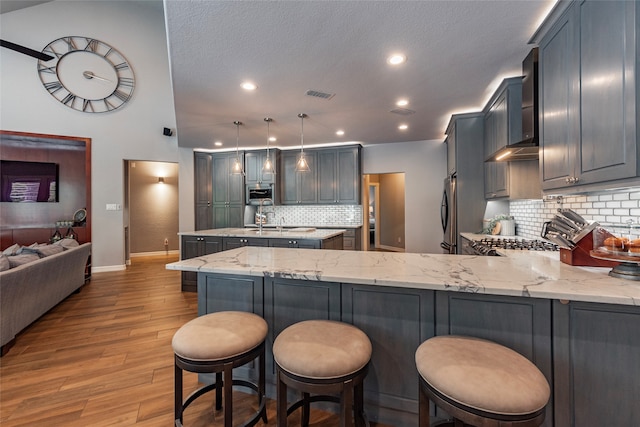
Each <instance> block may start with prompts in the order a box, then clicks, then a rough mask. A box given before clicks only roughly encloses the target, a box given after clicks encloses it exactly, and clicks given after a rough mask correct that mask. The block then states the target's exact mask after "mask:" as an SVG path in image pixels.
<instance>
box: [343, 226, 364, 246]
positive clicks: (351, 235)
mask: <svg viewBox="0 0 640 427" xmlns="http://www.w3.org/2000/svg"><path fill="white" fill-rule="evenodd" d="M343 236H344V242H343V243H344V245H343V249H344V250H345V251H360V250H362V227H358V228H347V229H346V231H345V232H344V234H343Z"/></svg>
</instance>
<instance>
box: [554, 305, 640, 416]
mask: <svg viewBox="0 0 640 427" xmlns="http://www.w3.org/2000/svg"><path fill="white" fill-rule="evenodd" d="M553 336H554V340H553V353H554V354H553V361H554V376H555V380H554V383H553V384H554V388H553V398H554V407H555V425H556V426H580V427H600V426H632V425H638V422H639V421H640V405H638V398H639V397H640V380H639V379H640V307H637V306H621V305H610V304H596V303H582V302H566V301H565V302H564V303H561V302H559V301H554V302H553Z"/></svg>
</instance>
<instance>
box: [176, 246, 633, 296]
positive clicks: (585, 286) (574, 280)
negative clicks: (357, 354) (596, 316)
mask: <svg viewBox="0 0 640 427" xmlns="http://www.w3.org/2000/svg"><path fill="white" fill-rule="evenodd" d="M510 252H513V253H509V255H508V256H504V257H488V256H475V255H445V254H416V253H397V252H363V251H335V250H313V249H286V248H262V247H251V246H245V247H242V248H238V249H233V250H229V251H223V252H218V253H215V254H211V255H207V256H203V257H198V258H192V259H188V260H184V261H179V262H175V263H171V264H167V266H166V268H167V269H169V270H182V271H198V272H205V273H222V274H236V275H250V276H265V277H284V278H292V279H302V280H316V281H328V282H343V283H354V284H365V285H379V286H394V287H405V288H419V289H433V290H445V291H455V292H474V293H482V294H493V295H511V296H525V297H534V298H548V299H561V300H573V301H586V302H602V303H610V304H624V305H640V282H636V281H632V280H625V279H617V278H614V277H610V276H609V275H608V272H609V270H610V269H609V268H597V267H574V266H570V265H566V264H563V263H561V262H560V261H559V260H558V259H556V258H554V257H551V256H549V255H548V253H545V252H536V253H533V254H532V253H531V252H522V251H510Z"/></svg>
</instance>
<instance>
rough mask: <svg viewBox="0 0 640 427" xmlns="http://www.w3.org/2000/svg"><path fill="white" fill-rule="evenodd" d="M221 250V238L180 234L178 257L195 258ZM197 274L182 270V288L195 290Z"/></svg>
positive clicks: (188, 290)
mask: <svg viewBox="0 0 640 427" xmlns="http://www.w3.org/2000/svg"><path fill="white" fill-rule="evenodd" d="M221 250H222V238H221V237H212V236H186V235H185V236H182V238H181V249H180V259H181V260H184V259H190V258H196V257H199V256H203V255H209V254H213V253H216V252H220V251H221ZM197 283H198V274H197V273H196V272H193V271H183V272H182V290H183V291H187V292H195V291H196V289H197Z"/></svg>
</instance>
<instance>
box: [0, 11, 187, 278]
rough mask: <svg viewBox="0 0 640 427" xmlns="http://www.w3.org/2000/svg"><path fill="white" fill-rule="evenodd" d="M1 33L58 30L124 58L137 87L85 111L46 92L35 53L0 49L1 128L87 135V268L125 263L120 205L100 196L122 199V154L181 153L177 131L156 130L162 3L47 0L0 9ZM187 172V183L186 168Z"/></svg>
mask: <svg viewBox="0 0 640 427" xmlns="http://www.w3.org/2000/svg"><path fill="white" fill-rule="evenodd" d="M0 35H1V38H2V39H3V40H8V41H12V42H14V43H17V44H21V45H24V46H27V47H31V48H32V49H35V50H42V48H44V46H46V45H47V44H48V43H49V42H51V41H53V40H55V39H58V38H60V37H63V36H69V35H80V36H88V37H92V38H96V39H98V40H101V41H104V42H106V43H108V44H110V45H111V46H113V47H115V48H116V49H118V50H119V51H120V52H121V53H122V54H123V55H124V56H125V57H126V58H127V60H128V61H129V62H130V64H131V66H132V68H133V70H134V72H135V77H136V87H135V91H134V93H133V97H132V99H131V100H130V101H129V103H128V104H127V105H126V106H124V107H122V108H121V109H118V110H115V111H113V112H109V113H100V114H89V113H82V112H78V111H75V110H72V109H70V108H67V107H65V106H63V105H61V104H60V103H59V102H58V101H56V100H55V99H54V98H53V97H52V96H51V95H49V93H48V92H47V91H46V90H45V89H44V88H43V87H42V84H41V82H40V79H39V77H38V73H37V71H36V64H37V60H35V59H33V58H30V57H28V56H25V55H22V54H19V53H17V52H13V51H10V50H8V49H4V48H3V49H0V74H1V75H2V79H1V81H0V85H1V86H0V91H1V93H2V97H1V98H0V127H1V128H2V129H4V130H12V131H21V132H33V133H43V134H55V135H71V136H82V137H88V138H91V140H92V201H91V207H92V213H93V218H92V219H93V228H92V241H93V255H92V264H93V268H94V271H101V270H102V271H104V270H107V269H119V268H124V264H125V260H124V222H123V221H124V220H123V212H122V211H106V210H105V205H106V204H107V203H118V204H121V205H122V204H123V202H124V183H123V177H124V171H123V165H124V162H123V159H129V160H153V161H165V162H178V161H179V160H181V159H180V157H181V156H180V155H179V150H178V147H177V140H176V137H175V136H173V137H166V136H163V135H162V128H163V127H168V128H175V127H176V124H175V112H174V107H173V91H172V87H171V79H170V75H169V61H168V54H167V43H166V33H165V26H164V16H163V9H162V2H161V1H127V2H123V1H60V0H59V1H54V2H50V3H45V4H42V5H38V6H32V7H29V8H26V9H22V10H18V11H14V12H10V13H5V14H2V15H0ZM181 175H182V171H181ZM189 178H190V181H191V182H192V181H193V174H191V175H190V177H189ZM182 179H183V178H182V176H181V177H180V181H181V182H183V181H182ZM180 190H181V192H182V190H183V189H182V188H181V189H180ZM192 190H193V184H191V191H192ZM191 199H193V195H191ZM181 202H182V200H181ZM181 206H183V205H182V204H181ZM191 209H192V208H191ZM191 212H192V210H191ZM71 214H72V213H71ZM181 224H182V219H181Z"/></svg>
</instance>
